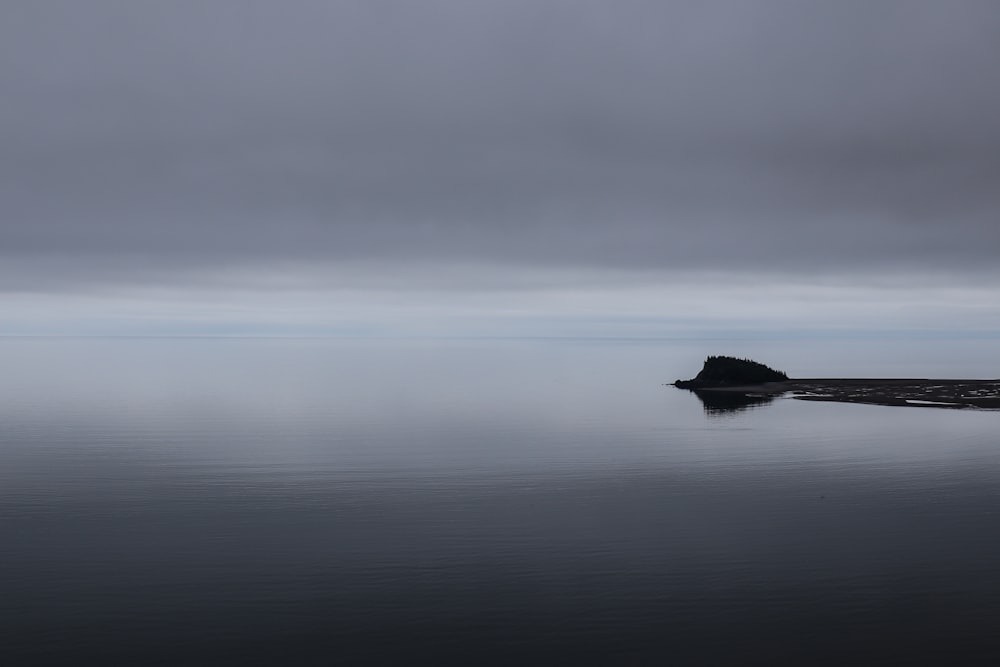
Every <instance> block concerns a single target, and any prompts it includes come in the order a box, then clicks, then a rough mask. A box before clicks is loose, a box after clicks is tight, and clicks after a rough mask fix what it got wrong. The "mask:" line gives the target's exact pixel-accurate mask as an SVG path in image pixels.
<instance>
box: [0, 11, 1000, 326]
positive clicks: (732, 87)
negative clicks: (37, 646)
mask: <svg viewBox="0 0 1000 667" xmlns="http://www.w3.org/2000/svg"><path fill="white" fill-rule="evenodd" d="M998 72H1000V4H998V3H996V2H994V1H992V0H983V1H968V0H952V1H949V2H940V1H938V0H935V1H931V0H886V1H879V0H864V1H861V0H858V1H851V0H846V1H845V0H839V1H837V2H824V3H818V2H801V1H800V0H786V1H779V0H730V1H698V2H695V1H691V2H652V1H651V2H629V1H616V2H587V1H578V0H574V1H569V0H567V1H564V2H555V1H545V0H530V1H528V0H524V1H521V0H495V1H492V2H476V1H472V0H452V1H432V0H425V1H422V2H404V1H398V2H397V1H389V0H384V1H379V2H373V1H370V0H364V1H357V2H325V1H319V0H316V1H310V0H290V1H286V2H280V3H279V2H271V1H267V2H265V1H254V0H215V1H213V2H201V1H197V2H195V1H190V0H174V1H171V2H153V1H143V0H118V1H115V0H88V1H87V2H79V1H76V0H66V1H59V0H49V1H46V2H30V1H23V2H7V3H4V5H3V7H2V8H0V90H2V91H3V100H4V103H3V105H2V106H0V145H2V146H3V150H2V152H0V308H2V311H0V312H2V315H0V334H5V333H8V334H9V333H14V334H17V333H73V332H80V333H95V332H97V333H116V332H123V333H254V332H258V333H268V332H271V333H273V332H280V333H297V332H298V333H356V334H359V335H366V334H368V333H372V332H383V333H384V332H393V331H397V332H402V333H436V334H440V333H447V331H448V329H449V327H451V326H452V325H454V326H456V327H458V326H460V327H461V330H462V331H464V332H471V333H487V332H491V331H493V332H498V331H505V332H508V333H516V334H519V335H520V334H526V333H539V334H546V333H558V334H560V335H562V334H565V335H572V334H574V333H586V334H595V335H602V334H605V333H614V334H615V335H625V334H630V333H634V334H636V335H661V334H667V333H670V332H675V333H676V332H679V331H688V332H703V331H706V330H710V329H718V328H723V329H725V328H730V327H747V328H755V327H758V328H759V327H765V328H766V327H778V328H781V327H796V326H805V327H813V328H819V329H824V330H825V329H829V328H834V329H837V328H845V327H846V328H860V329H870V328H876V329H879V328H883V329H893V330H897V329H899V330H907V329H914V330H916V329H919V330H927V329H934V330H942V331H954V332H963V331H976V332H986V333H991V334H995V333H997V332H1000V314H998V312H997V311H998V308H997V305H996V304H998V303H1000V85H998V83H997V81H998V78H997V77H998ZM512 322H513V323H515V324H511V323H512ZM449 323H451V324H449Z"/></svg>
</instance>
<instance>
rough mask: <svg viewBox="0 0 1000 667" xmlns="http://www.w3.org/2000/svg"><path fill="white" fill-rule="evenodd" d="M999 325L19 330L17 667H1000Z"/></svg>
mask: <svg viewBox="0 0 1000 667" xmlns="http://www.w3.org/2000/svg"><path fill="white" fill-rule="evenodd" d="M997 347H998V343H997V342H996V341H967V342H965V343H961V344H958V345H956V344H955V343H953V342H952V343H946V342H939V343H935V342H933V341H931V342H927V341H911V342H903V343H900V342H893V341H853V342H840V343H836V342H831V341H826V342H802V341H800V342H797V343H791V342H788V341H743V342H740V343H739V344H737V343H736V342H732V341H728V342H727V341H716V342H707V343H696V342H666V341H644V342H643V341H604V342H601V341H451V342H441V341H437V342H435V341H368V342H361V341H325V340H32V339H6V340H0V368H2V369H3V373H2V375H0V544H2V551H0V572H2V575H0V576H2V577H3V585H2V596H0V627H3V628H4V632H3V634H4V636H5V639H3V641H2V642H0V662H2V664H11V665H15V664H88V663H104V664H163V665H197V664H204V665H219V664H233V665H244V664H359V665H360V664H440V663H443V662H452V663H458V664H544V665H551V664H573V665H580V664H614V665H621V664H663V663H667V662H670V663H672V664H778V663H787V664H810V663H812V664H815V663H817V662H827V663H829V664H844V663H866V664H878V663H882V664H885V663H895V662H900V663H903V662H905V663H909V664H913V663H915V662H926V663H934V664H940V663H946V662H953V663H965V664H988V663H993V662H996V661H997V660H998V659H1000V631H998V630H997V628H1000V535H998V532H997V528H998V526H1000V437H998V435H1000V428H998V426H1000V413H997V412H976V411H959V410H939V409H931V408H888V407H877V406H860V405H844V404H830V403H809V402H803V401H794V400H780V399H779V400H776V401H774V402H772V403H769V404H764V405H757V406H749V407H748V408H747V409H743V410H734V411H711V412H706V410H705V409H704V408H703V406H702V404H701V403H700V402H699V401H698V399H697V398H696V397H695V396H694V395H693V394H690V393H688V392H685V391H681V390H677V389H674V388H672V387H668V386H664V383H667V382H671V381H673V380H674V379H677V378H678V377H690V376H692V375H694V374H695V373H696V372H697V370H698V369H699V368H700V365H701V361H702V359H703V357H704V356H705V354H708V353H721V354H730V353H731V354H738V355H741V356H743V355H746V356H753V357H755V358H758V359H759V360H760V361H763V362H765V363H768V364H771V365H774V366H777V367H779V368H782V369H783V370H787V371H788V372H789V373H790V374H792V375H799V376H802V375H812V376H823V375H841V376H845V375H869V376H896V377H899V376H917V377H942V376H952V377H983V378H989V377H996V376H998V375H1000V372H998V370H997V369H996V368H981V367H980V366H979V364H980V363H981V360H982V359H990V358H992V359H996V358H998V355H997V354H996V352H997Z"/></svg>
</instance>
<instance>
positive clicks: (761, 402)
mask: <svg viewBox="0 0 1000 667" xmlns="http://www.w3.org/2000/svg"><path fill="white" fill-rule="evenodd" d="M691 393H693V394H694V395H695V396H697V397H698V400H700V401H701V405H702V407H703V408H704V409H705V414H706V415H709V416H713V417H718V416H722V415H728V414H733V413H737V412H745V411H747V410H751V409H754V408H759V407H763V406H765V405H768V404H769V403H772V402H774V396H763V395H747V394H741V393H739V392H728V391H697V390H691Z"/></svg>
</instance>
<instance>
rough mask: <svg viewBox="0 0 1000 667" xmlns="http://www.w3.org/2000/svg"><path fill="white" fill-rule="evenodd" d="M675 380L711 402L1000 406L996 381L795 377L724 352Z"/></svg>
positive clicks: (999, 387) (709, 358)
mask: <svg viewBox="0 0 1000 667" xmlns="http://www.w3.org/2000/svg"><path fill="white" fill-rule="evenodd" d="M673 384H674V386H675V387H678V388H680V389H688V390H691V391H694V392H695V393H696V394H698V395H699V397H700V398H702V399H703V400H705V398H706V397H708V398H710V399H714V402H715V403H718V402H719V400H718V399H722V398H723V397H724V396H732V395H740V396H743V397H745V398H746V399H749V401H750V402H754V399H770V398H777V397H781V396H785V395H787V397H789V398H795V399H799V400H806V401H834V402H838V403H864V404H869V405H894V406H906V407H929V408H952V409H954V408H975V409H980V410H1000V380H934V379H919V378H804V379H793V378H789V377H788V375H787V374H785V373H783V372H782V371H778V370H775V369H773V368H771V367H770V366H766V365H764V364H761V363H759V362H756V361H752V360H750V359H739V358H736V357H727V356H711V357H708V358H707V359H706V360H705V364H704V366H703V367H702V369H701V371H700V372H699V373H698V375H696V376H695V377H693V378H692V379H690V380H677V381H676V382H674V383H673ZM706 405H708V403H706Z"/></svg>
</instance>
